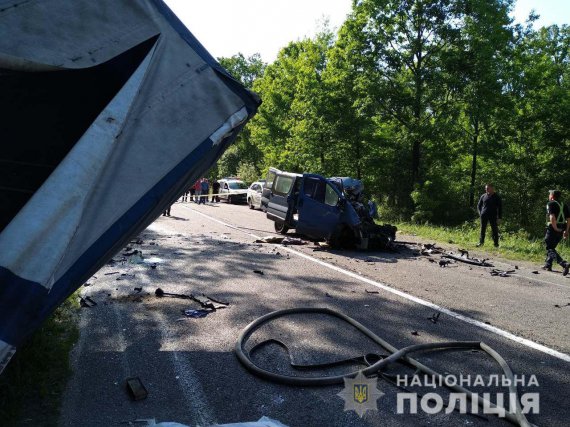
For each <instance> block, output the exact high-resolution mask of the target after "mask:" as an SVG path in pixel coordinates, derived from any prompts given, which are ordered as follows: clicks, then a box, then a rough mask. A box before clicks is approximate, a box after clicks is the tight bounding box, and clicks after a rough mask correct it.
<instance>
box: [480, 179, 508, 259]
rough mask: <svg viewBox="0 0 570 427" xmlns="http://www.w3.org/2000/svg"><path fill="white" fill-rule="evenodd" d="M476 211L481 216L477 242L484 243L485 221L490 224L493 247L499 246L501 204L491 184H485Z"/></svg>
mask: <svg viewBox="0 0 570 427" xmlns="http://www.w3.org/2000/svg"><path fill="white" fill-rule="evenodd" d="M477 211H478V212H479V216H480V217H481V234H480V235H479V244H478V245H477V246H482V245H483V244H484V243H485V233H486V232H487V223H489V224H491V231H492V232H493V241H494V242H495V247H496V248H498V247H499V226H498V224H499V222H500V220H501V218H502V216H503V206H502V202H501V198H500V197H499V195H498V194H497V193H495V188H494V187H493V184H487V185H486V186H485V194H483V195H482V196H481V198H480V199H479V203H478V204H477Z"/></svg>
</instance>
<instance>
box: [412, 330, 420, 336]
mask: <svg viewBox="0 0 570 427" xmlns="http://www.w3.org/2000/svg"><path fill="white" fill-rule="evenodd" d="M411 334H412V335H414V336H416V337H419V336H420V334H419V332H418V331H412V332H411Z"/></svg>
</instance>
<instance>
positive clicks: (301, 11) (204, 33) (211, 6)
mask: <svg viewBox="0 0 570 427" xmlns="http://www.w3.org/2000/svg"><path fill="white" fill-rule="evenodd" d="M165 2H166V3H167V4H168V6H169V7H170V8H171V9H172V10H173V11H174V13H176V14H177V15H178V17H179V18H180V20H181V21H182V22H183V23H184V24H185V25H186V26H187V27H188V28H189V29H190V31H191V32H192V34H194V36H195V37H196V38H198V40H200V42H201V43H202V44H203V45H204V47H205V48H206V49H207V50H208V51H209V52H210V53H211V54H212V55H213V56H214V57H230V56H232V55H235V54H237V53H239V52H241V53H243V54H244V55H245V56H250V55H253V54H254V53H259V54H260V55H261V58H262V59H263V61H265V62H268V63H270V62H273V61H274V60H275V58H276V57H277V53H278V52H279V50H280V49H281V48H283V47H285V46H286V45H287V44H288V43H289V42H291V41H296V40H300V39H303V38H305V37H312V36H313V35H315V33H317V32H318V31H319V30H320V29H321V28H322V24H323V22H324V21H325V20H328V21H329V25H330V27H331V28H338V27H340V25H342V23H343V22H344V20H345V19H346V15H347V14H348V13H349V12H350V8H351V4H352V1H351V0H246V1H242V2H240V1H236V0H207V1H204V0H165ZM532 9H534V10H535V11H536V12H537V13H538V14H539V15H541V18H540V19H539V21H538V22H537V23H535V27H541V26H545V25H552V24H558V25H562V24H570V0H542V1H541V0H517V2H516V6H515V9H514V11H513V18H515V21H516V22H520V23H524V21H525V20H526V18H527V17H528V15H529V13H530V11H531V10H532Z"/></svg>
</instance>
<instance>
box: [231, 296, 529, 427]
mask: <svg viewBox="0 0 570 427" xmlns="http://www.w3.org/2000/svg"><path fill="white" fill-rule="evenodd" d="M306 313H310V314H326V315H329V316H333V317H336V318H338V319H341V320H343V321H345V322H346V323H349V324H350V325H352V326H353V327H354V328H356V329H357V330H358V331H360V332H362V333H363V334H364V335H366V336H367V337H368V338H370V339H371V340H372V341H374V342H375V343H377V344H378V345H379V346H381V347H382V348H384V349H386V350H388V351H389V352H390V353H391V355H390V356H388V357H386V358H384V359H380V360H379V361H378V362H376V363H374V364H372V365H371V366H369V367H367V368H365V369H361V370H358V371H354V372H351V373H348V374H344V375H333V376H325V377H298V376H292V375H283V374H277V373H275V372H271V371H268V370H266V369H263V368H261V367H259V366H257V365H256V364H255V363H254V362H253V361H252V360H251V358H250V355H249V352H247V351H246V350H245V348H244V344H245V342H246V341H247V340H248V339H249V337H250V336H251V335H252V334H253V333H254V332H255V331H256V330H257V329H258V328H260V327H261V326H262V325H263V324H265V323H268V322H269V321H271V320H273V319H276V318H278V317H283V316H287V315H291V314H306ZM443 349H465V350H482V351H484V352H485V353H487V354H488V355H489V356H491V357H492V358H493V359H494V360H495V361H496V362H497V363H498V364H499V366H500V367H501V369H502V370H503V373H504V375H505V378H507V379H508V380H509V381H510V385H509V393H510V394H512V395H515V396H518V391H517V387H516V385H515V378H514V375H513V372H512V370H511V368H510V367H509V365H508V364H507V362H506V361H505V359H503V358H502V357H501V355H500V354H499V353H497V352H496V351H495V350H493V349H492V348H491V347H489V346H488V345H486V344H485V343H482V342H479V341H454V342H440V343H429V344H417V345H411V346H408V347H404V348H402V349H397V348H396V347H394V346H393V345H391V344H390V343H388V342H386V341H384V340H383V339H382V338H380V337H379V336H378V335H376V334H375V333H374V332H372V331H371V330H370V329H368V328H367V327H365V326H364V325H363V324H361V323H360V322H357V321H356V320H354V319H353V318H351V317H349V316H346V315H345V314H343V313H340V312H338V311H336V310H332V309H329V308H312V307H302V308H291V309H285V310H278V311H274V312H272V313H268V314H266V315H264V316H261V317H259V318H257V319H256V320H254V321H253V322H251V323H250V324H249V325H247V326H246V327H245V329H243V331H242V332H241V333H240V335H239V337H238V339H237V342H236V345H235V353H236V356H237V358H238V359H239V361H240V362H241V363H242V364H243V365H244V366H245V367H246V368H247V369H248V370H249V371H250V372H252V373H253V374H255V375H257V376H259V377H261V378H264V379H266V380H269V381H273V382H277V383H281V384H287V385H296V386H305V387H306V386H323V385H333V384H344V378H345V377H353V376H355V375H357V374H358V373H359V372H361V373H362V374H364V375H366V376H372V375H374V374H375V373H377V372H379V371H381V370H382V369H384V368H386V367H387V366H388V365H390V364H392V363H395V362H399V361H403V362H405V363H407V364H409V365H411V366H413V367H415V368H416V369H418V370H419V371H421V372H423V373H424V374H429V375H432V376H434V377H435V378H438V379H439V380H440V381H441V382H442V383H443V384H445V383H444V382H443V375H441V374H440V373H438V372H436V371H434V370H433V369H431V368H429V367H427V366H425V365H423V364H422V363H420V362H418V361H417V360H414V359H412V358H410V357H408V354H410V353H414V352H417V351H426V350H443ZM446 387H448V388H449V389H450V390H453V391H456V392H459V393H464V394H465V395H466V396H467V398H468V399H469V400H470V401H474V400H476V401H477V404H478V405H479V406H482V407H483V408H493V409H499V411H500V410H503V409H504V413H505V418H506V419H507V420H509V421H510V422H512V423H513V424H516V425H518V426H520V427H532V426H534V425H533V424H530V423H529V421H528V420H527V419H526V417H525V415H524V414H523V412H522V409H521V406H520V402H519V399H518V398H517V399H516V403H515V408H514V410H513V408H511V412H510V411H508V410H506V409H505V408H499V407H497V405H495V404H494V403H492V402H489V401H487V400H485V399H483V398H482V397H481V396H479V395H478V394H475V393H472V392H471V391H469V390H467V389H466V388H464V387H461V386H459V385H451V386H450V385H447V384H446ZM534 427H536V426H534Z"/></svg>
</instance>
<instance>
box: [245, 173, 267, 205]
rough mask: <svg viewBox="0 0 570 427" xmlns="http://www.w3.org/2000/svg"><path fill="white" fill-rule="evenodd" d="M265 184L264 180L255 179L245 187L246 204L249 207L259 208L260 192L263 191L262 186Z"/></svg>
mask: <svg viewBox="0 0 570 427" xmlns="http://www.w3.org/2000/svg"><path fill="white" fill-rule="evenodd" d="M264 186H265V180H264V179H261V180H259V181H255V182H254V183H253V184H251V185H250V186H249V188H248V189H247V204H248V205H249V208H250V209H255V208H258V209H261V193H262V192H263V187H264Z"/></svg>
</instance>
